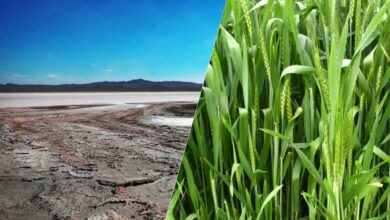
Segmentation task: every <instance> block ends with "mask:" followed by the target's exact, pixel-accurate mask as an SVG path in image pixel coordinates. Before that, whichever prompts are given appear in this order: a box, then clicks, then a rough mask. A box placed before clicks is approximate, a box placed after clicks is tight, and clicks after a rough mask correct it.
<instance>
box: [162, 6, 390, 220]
mask: <svg viewBox="0 0 390 220" xmlns="http://www.w3.org/2000/svg"><path fill="white" fill-rule="evenodd" d="M389 13H390V1H383V0H372V1H369V0H341V1H337V0H329V1H325V0H303V1H294V0H285V1H276V0H268V1H265V0H262V1H252V0H227V3H226V6H225V10H224V13H223V16H222V21H221V25H220V27H219V31H218V35H217V38H216V42H215V47H214V49H213V52H212V57H211V61H210V64H209V65H208V68H207V74H206V79H205V84H204V88H203V90H202V95H201V98H200V100H199V103H198V107H197V110H196V113H195V117H194V122H193V125H192V130H191V133H190V137H189V140H188V144H187V149H186V152H185V154H184V157H183V162H182V167H181V170H180V173H179V176H178V180H177V185H176V187H175V190H174V193H173V196H172V200H171V203H170V206H169V209H168V214H167V217H166V218H167V219H188V220H191V219H257V220H258V219H387V220H388V219H390V173H389V169H390V156H389V155H390V98H389V90H390V68H389V65H390V40H389V37H390V16H389Z"/></svg>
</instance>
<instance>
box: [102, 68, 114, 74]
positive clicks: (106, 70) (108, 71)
mask: <svg viewBox="0 0 390 220" xmlns="http://www.w3.org/2000/svg"><path fill="white" fill-rule="evenodd" d="M104 72H105V73H112V72H114V70H113V69H110V68H107V69H105V70H104Z"/></svg>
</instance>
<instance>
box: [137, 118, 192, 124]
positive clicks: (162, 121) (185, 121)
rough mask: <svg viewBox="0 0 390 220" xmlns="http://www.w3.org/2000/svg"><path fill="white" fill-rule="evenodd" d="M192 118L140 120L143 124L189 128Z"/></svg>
mask: <svg viewBox="0 0 390 220" xmlns="http://www.w3.org/2000/svg"><path fill="white" fill-rule="evenodd" d="M192 120H193V118H183V117H167V116H146V117H143V118H142V122H143V123H145V124H154V125H168V126H172V127H176V126H178V127H191V125H192Z"/></svg>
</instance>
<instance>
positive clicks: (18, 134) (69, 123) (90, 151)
mask: <svg viewBox="0 0 390 220" xmlns="http://www.w3.org/2000/svg"><path fill="white" fill-rule="evenodd" d="M194 109H195V104H193V103H158V104H150V105H143V106H138V107H137V108H133V107H131V108H130V107H126V106H125V107H123V106H122V107H120V108H119V107H118V108H116V107H115V106H114V107H112V106H111V107H110V106H108V107H105V106H55V107H39V108H3V109H0V193H1V196H0V219H163V218H164V215H165V211H166V209H167V206H168V203H169V199H170V196H171V192H172V188H173V187H174V184H175V181H176V175H177V172H178V169H179V166H180V160H181V155H182V152H183V150H184V148H185V144H186V141H187V135H188V132H189V129H190V127H189V126H169V125H161V124H160V125H157V124H153V123H150V122H149V123H145V120H143V119H144V118H145V117H146V116H147V117H150V116H153V115H159V116H169V117H173V118H175V117H178V120H179V118H180V117H187V118H189V117H192V116H193V111H194Z"/></svg>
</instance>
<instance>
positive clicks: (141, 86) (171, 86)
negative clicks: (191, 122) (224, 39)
mask: <svg viewBox="0 0 390 220" xmlns="http://www.w3.org/2000/svg"><path fill="white" fill-rule="evenodd" d="M201 88H202V84H199V83H193V82H182V81H149V80H144V79H134V80H130V81H120V82H110V81H104V82H94V83H88V84H61V85H19V84H11V83H8V84H5V85H0V92H120V91H200V89H201Z"/></svg>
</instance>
